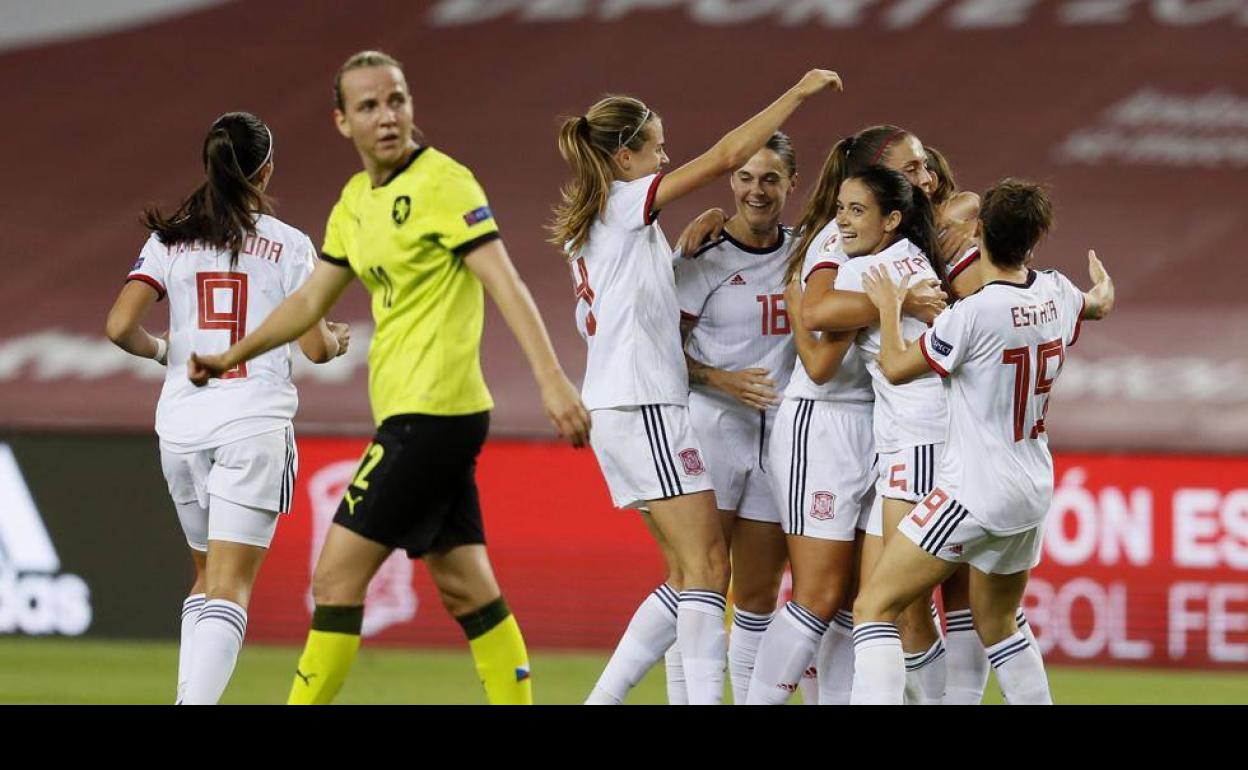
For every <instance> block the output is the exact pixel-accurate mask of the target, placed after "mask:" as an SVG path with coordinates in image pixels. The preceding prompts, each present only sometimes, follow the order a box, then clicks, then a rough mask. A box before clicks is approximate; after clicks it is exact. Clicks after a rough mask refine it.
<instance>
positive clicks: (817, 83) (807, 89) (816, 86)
mask: <svg viewBox="0 0 1248 770" xmlns="http://www.w3.org/2000/svg"><path fill="white" fill-rule="evenodd" d="M825 88H831V89H832V90H833V91H844V90H845V86H844V84H842V83H841V76H840V75H838V74H836V73H835V72H833V71H832V70H811V71H810V72H807V73H806V74H805V75H803V76H802V79H801V80H799V81H798V82H797V85H795V86H793V89H794V90H795V91H796V92H797V95H798V96H800V97H801V98H803V99H805V98H806V97H808V96H814V95H815V94H817V93H819V92H820V91H822V90H823V89H825Z"/></svg>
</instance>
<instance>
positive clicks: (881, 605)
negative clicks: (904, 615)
mask: <svg viewBox="0 0 1248 770" xmlns="http://www.w3.org/2000/svg"><path fill="white" fill-rule="evenodd" d="M894 604H895V603H894V602H891V601H889V599H888V597H887V596H885V595H884V593H883V592H882V591H879V590H876V589H875V588H874V587H872V586H867V587H866V588H864V589H863V590H861V591H859V592H858V598H857V599H855V600H854V623H855V625H856V624H858V623H866V622H884V623H895V622H897V615H898V614H899V613H898V608H897V607H895V606H894Z"/></svg>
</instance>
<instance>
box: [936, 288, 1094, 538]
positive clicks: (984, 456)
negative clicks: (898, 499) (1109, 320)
mask: <svg viewBox="0 0 1248 770" xmlns="http://www.w3.org/2000/svg"><path fill="white" fill-rule="evenodd" d="M1082 312H1083V293H1082V292H1080V291H1079V289H1077V288H1075V286H1074V284H1072V283H1071V282H1070V281H1069V280H1068V279H1067V278H1066V276H1064V275H1062V274H1061V273H1058V272H1056V271H1053V270H1048V271H1044V272H1036V271H1035V270H1029V271H1028V272H1027V281H1026V282H1025V283H1009V282H1006V281H992V282H989V283H987V284H985V285H984V287H983V288H982V289H980V290H979V291H978V292H976V293H974V294H972V295H970V296H969V297H967V298H966V299H964V300H962V301H961V302H958V303H957V304H955V305H953V306H952V307H950V308H949V309H948V310H946V311H945V312H943V313H941V314H940V316H938V317H937V318H936V321H935V323H934V324H933V325H932V328H931V329H930V330H927V331H925V332H924V334H923V336H922V337H920V338H919V345H920V349H921V350H922V351H923V355H924V356H925V357H926V358H927V361H928V363H929V364H930V365H931V367H932V369H933V370H934V371H935V372H937V373H938V374H939V375H941V376H943V377H944V385H945V392H946V394H947V395H948V403H949V437H948V439H947V441H946V444H945V453H944V456H943V457H942V458H941V461H940V469H939V471H938V472H937V475H936V484H937V487H938V488H939V489H940V490H942V491H943V492H944V493H945V494H947V495H948V496H949V497H951V498H952V499H955V500H957V502H959V503H960V504H961V505H962V506H963V507H964V508H965V509H966V512H967V513H968V515H970V517H971V518H973V519H975V520H976V521H977V522H979V523H980V524H981V525H982V526H983V527H984V529H987V530H988V531H989V532H992V533H993V534H997V535H1009V534H1014V533H1017V532H1022V531H1024V530H1027V529H1030V528H1032V527H1035V526H1036V525H1038V524H1040V523H1041V522H1042V521H1044V517H1045V514H1046V513H1047V512H1048V509H1049V503H1050V502H1051V501H1052V498H1053V458H1052V456H1051V455H1050V454H1049V438H1048V434H1047V433H1046V432H1045V429H1044V417H1045V414H1046V413H1047V411H1048V408H1049V391H1050V389H1051V388H1052V387H1053V383H1054V381H1055V380H1057V376H1058V374H1060V373H1061V368H1062V362H1063V361H1064V360H1065V358H1066V348H1067V347H1069V346H1071V345H1073V344H1075V340H1076V339H1078V337H1079V317H1080V315H1081V314H1082ZM933 494H935V492H933Z"/></svg>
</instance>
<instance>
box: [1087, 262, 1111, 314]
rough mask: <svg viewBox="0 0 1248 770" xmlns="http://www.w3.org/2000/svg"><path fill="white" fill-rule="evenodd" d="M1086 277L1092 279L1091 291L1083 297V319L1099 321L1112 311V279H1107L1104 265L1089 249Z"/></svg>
mask: <svg viewBox="0 0 1248 770" xmlns="http://www.w3.org/2000/svg"><path fill="white" fill-rule="evenodd" d="M1088 277H1090V278H1091V279H1092V289H1091V290H1090V291H1088V293H1087V294H1086V295H1085V296H1084V308H1083V317H1084V318H1089V319H1093V320H1099V319H1101V318H1104V317H1105V316H1107V315H1109V313H1110V311H1112V310H1113V309H1114V279H1112V278H1110V277H1109V273H1108V272H1107V271H1106V270H1105V265H1103V264H1101V260H1099V259H1097V257H1096V252H1095V251H1092V250H1091V249H1089V250H1088Z"/></svg>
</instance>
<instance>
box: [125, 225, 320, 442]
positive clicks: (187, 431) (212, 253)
mask: <svg viewBox="0 0 1248 770" xmlns="http://www.w3.org/2000/svg"><path fill="white" fill-rule="evenodd" d="M314 254H315V249H314V248H313V246H312V241H310V240H308V236H306V235H304V234H303V233H302V232H300V231H299V230H296V229H295V228H293V227H291V226H290V225H287V224H285V223H284V222H282V221H280V220H278V219H275V218H273V217H271V216H268V215H260V216H259V218H258V219H257V220H256V233H255V235H252V236H248V237H247V238H246V240H245V241H244V243H243V247H242V249H241V250H240V251H239V255H238V262H237V263H236V264H235V265H234V266H232V267H231V265H230V253H229V252H228V251H219V250H217V249H216V248H214V247H211V246H205V245H204V244H202V243H198V242H197V243H183V244H178V245H176V246H172V247H168V246H165V245H164V244H162V243H161V242H160V240H159V239H158V238H157V237H156V236H155V235H152V236H151V237H150V238H148V240H147V243H146V244H145V245H144V246H143V250H142V252H140V253H139V261H138V262H136V263H135V265H134V267H133V268H131V270H130V275H129V277H128V279H129V280H136V281H143V282H145V283H147V284H150V285H151V286H152V287H153V288H154V289H156V291H157V292H159V294H160V297H161V298H162V299H163V298H164V297H165V296H166V294H167V295H168V297H169V358H168V366H167V371H166V372H165V386H164V388H162V389H161V391H160V401H159V402H158V403H157V405H156V433H157V434H159V435H160V438H161V442H162V444H164V445H166V446H168V447H169V448H171V449H173V451H181V452H191V451H197V450H201V449H209V448H212V447H218V446H221V445H223V444H227V443H230V442H232V441H238V440H239V439H243V438H247V437H249V436H255V435H257V434H260V433H265V432H267V431H271V430H278V429H281V428H284V427H285V426H287V425H289V424H290V421H291V419H292V418H293V417H294V416H295V409H296V408H297V407H298V405H299V397H298V395H297V394H296V392H295V385H294V383H293V382H291V379H290V367H291V359H290V356H291V346H290V345H289V344H286V345H279V346H278V347H276V348H274V349H273V350H270V351H269V352H268V353H265V354H264V355H261V356H257V357H256V358H254V359H253V360H251V361H248V362H247V363H245V364H240V365H239V366H237V367H236V368H234V369H232V370H230V371H229V372H227V373H226V374H225V375H224V376H222V377H221V378H220V379H213V380H210V381H209V382H208V384H207V385H205V386H204V387H202V388H197V387H195V386H194V385H192V384H191V382H190V380H188V379H187V377H186V361H187V359H188V358H190V355H191V353H192V352H195V353H209V354H212V353H224V352H225V351H226V350H227V349H228V348H229V347H230V346H231V345H233V344H234V343H235V342H238V341H239V340H240V339H242V338H243V337H244V336H245V335H247V334H249V333H250V332H252V331H253V330H255V328H256V327H258V326H259V325H260V323H261V322H262V321H264V319H265V318H266V317H268V315H269V314H270V313H272V312H273V310H274V309H275V308H276V307H277V306H278V305H279V304H281V302H282V300H284V299H286V297H288V296H289V295H290V294H292V293H293V292H294V291H295V289H297V288H299V285H300V284H302V283H303V282H304V280H306V279H307V277H308V275H310V274H311V272H312V267H313V265H314Z"/></svg>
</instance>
